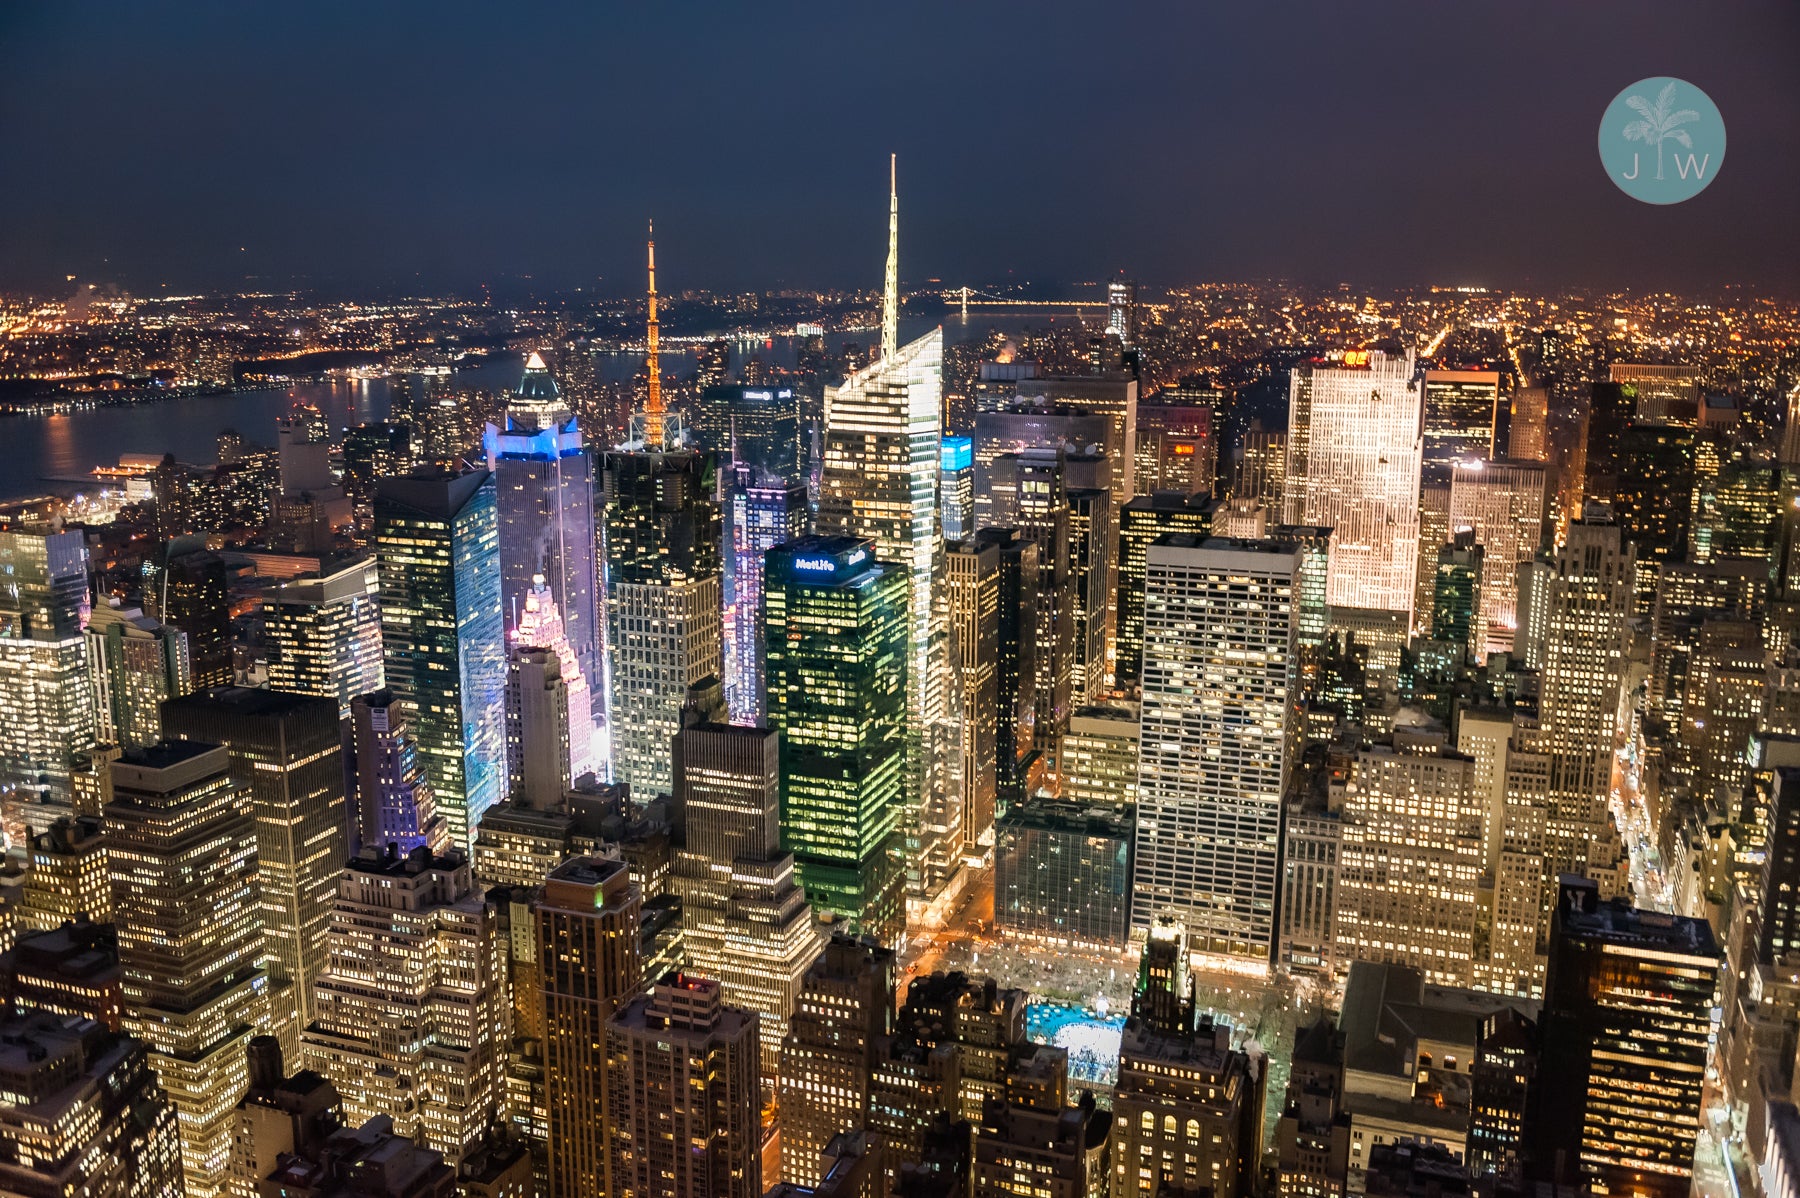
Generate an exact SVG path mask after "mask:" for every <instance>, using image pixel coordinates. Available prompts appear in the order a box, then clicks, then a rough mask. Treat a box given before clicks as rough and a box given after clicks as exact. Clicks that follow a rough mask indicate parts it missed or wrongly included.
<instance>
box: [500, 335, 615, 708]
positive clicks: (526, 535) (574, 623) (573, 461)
mask: <svg viewBox="0 0 1800 1198" xmlns="http://www.w3.org/2000/svg"><path fill="white" fill-rule="evenodd" d="M483 445H484V447H485V448H486V450H487V459H488V468H489V469H490V470H492V471H493V472H494V480H495V484H496V486H495V489H496V496H497V499H498V506H499V517H500V600H501V608H502V611H503V614H504V619H505V623H506V628H507V631H508V632H513V631H516V630H517V629H518V627H519V625H520V622H521V621H522V620H523V619H525V616H526V606H527V604H528V602H529V600H530V596H531V594H532V589H533V582H532V580H533V579H534V578H536V577H537V576H538V575H542V576H543V578H544V585H545V586H546V588H547V589H548V591H549V597H550V598H551V599H552V600H553V601H554V602H555V605H556V610H557V611H558V612H560V613H561V614H562V623H563V628H562V631H563V634H564V635H565V636H566V637H567V638H568V642H569V646H570V647H571V648H572V649H573V650H574V652H575V658H576V661H577V662H578V663H579V665H580V667H581V676H582V677H583V678H585V679H587V681H588V683H589V685H590V686H591V685H593V684H594V681H595V680H596V679H598V678H599V677H600V665H601V660H602V659H601V649H600V644H601V624H600V605H599V599H598V595H599V584H598V576H597V573H596V570H595V547H596V540H595V536H594V459H593V458H592V457H591V456H589V454H588V452H587V448H586V446H585V445H584V444H583V443H582V437H581V429H580V427H579V425H577V423H576V421H575V416H574V414H573V413H572V412H571V411H570V409H569V405H568V403H567V402H566V401H565V400H564V399H563V396H562V392H561V390H560V389H559V388H558V387H557V385H556V380H555V378H553V377H552V376H551V373H550V368H549V366H548V365H547V364H546V363H545V361H544V358H543V355H542V354H540V353H538V352H536V351H535V350H534V351H533V352H532V354H531V356H530V357H528V358H527V359H526V360H525V373H524V375H523V377H521V378H520V379H519V386H518V388H517V389H516V390H515V391H514V392H513V394H512V395H511V396H510V397H509V398H508V400H507V404H506V413H505V416H504V417H503V419H502V422H501V423H500V424H498V425H494V424H490V425H488V426H487V431H486V433H485V435H484V436H483Z"/></svg>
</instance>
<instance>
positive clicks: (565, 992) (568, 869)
mask: <svg viewBox="0 0 1800 1198" xmlns="http://www.w3.org/2000/svg"><path fill="white" fill-rule="evenodd" d="M641 910H642V899H641V898H640V896H639V894H638V888H637V886H636V884H634V883H633V882H632V880H631V871H630V870H629V869H628V868H627V867H626V865H625V863H624V862H622V861H607V860H602V859H600V858H593V857H578V858H576V859H575V860H573V861H569V862H566V863H564V864H563V865H560V866H558V867H557V868H556V870H555V871H554V872H552V873H551V874H550V876H549V877H548V878H546V879H545V881H544V888H543V891H542V892H541V893H540V894H539V895H538V898H537V900H536V901H535V902H534V903H533V904H532V913H533V917H534V918H535V920H536V934H537V936H536V938H537V946H538V960H539V962H540V966H541V967H540V970H539V977H540V978H541V984H542V987H543V998H542V1011H543V1019H544V1029H545V1033H544V1096H545V1104H546V1108H547V1111H548V1120H549V1132H550V1140H549V1148H550V1155H549V1163H550V1195H551V1198H594V1196H596V1195H606V1194H616V1193H619V1192H620V1191H619V1190H617V1189H615V1188H614V1186H613V1183H612V1179H611V1178H612V1175H611V1172H610V1170H609V1156H610V1151H611V1140H612V1131H613V1126H614V1124H613V1118H612V1116H611V1115H610V1113H609V1106H610V1104H609V1101H608V1095H607V1089H608V1087H607V1077H606V1048H607V1024H608V1022H609V1021H610V1020H611V1019H612V1017H613V1013H614V1012H615V1011H617V1010H618V1009H619V1008H620V1007H621V1006H623V1005H624V1004H625V1003H626V1002H627V1001H628V1000H629V999H630V998H631V996H632V995H633V994H634V993H636V992H637V990H638V987H639V981H640V979H641V977H642V974H643V966H642V963H641V960H640V957H639V954H638V935H639V928H638V921H639V916H640V913H641Z"/></svg>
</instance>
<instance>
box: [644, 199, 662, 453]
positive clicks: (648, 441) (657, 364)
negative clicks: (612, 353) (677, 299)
mask: <svg viewBox="0 0 1800 1198" xmlns="http://www.w3.org/2000/svg"><path fill="white" fill-rule="evenodd" d="M656 342H657V322H656V222H655V221H654V220H653V221H651V222H650V338H649V358H648V360H647V361H646V362H645V363H644V369H645V370H646V371H647V372H648V373H649V376H650V395H649V397H648V398H647V399H646V400H645V402H644V447H645V448H646V449H650V448H655V449H661V448H663V401H662V359H661V358H659V357H658V356H657V345H656Z"/></svg>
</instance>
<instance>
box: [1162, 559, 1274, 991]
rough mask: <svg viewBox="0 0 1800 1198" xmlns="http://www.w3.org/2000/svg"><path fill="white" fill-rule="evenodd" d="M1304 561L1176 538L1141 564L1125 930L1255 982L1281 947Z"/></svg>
mask: <svg viewBox="0 0 1800 1198" xmlns="http://www.w3.org/2000/svg"><path fill="white" fill-rule="evenodd" d="M1300 558H1301V555H1300V551H1299V549H1297V548H1295V547H1294V546H1291V545H1283V544H1281V543H1278V542H1272V541H1226V540H1222V539H1216V538H1201V537H1197V536H1193V535H1192V534H1184V533H1171V534H1168V535H1167V536H1164V537H1162V538H1160V539H1159V540H1158V541H1157V542H1156V543H1155V544H1153V545H1151V546H1150V548H1149V551H1148V554H1147V557H1146V572H1145V575H1146V578H1145V582H1146V584H1145V596H1146V598H1145V615H1144V684H1143V720H1142V725H1141V727H1142V731H1141V735H1142V741H1141V746H1140V763H1139V767H1138V842H1137V861H1136V865H1135V870H1136V879H1135V881H1136V885H1135V887H1134V890H1135V896H1134V902H1133V912H1132V922H1133V923H1134V924H1135V925H1136V926H1138V927H1149V926H1150V924H1151V923H1152V922H1153V921H1154V920H1156V919H1157V918H1158V917H1161V916H1164V915H1172V916H1174V917H1175V918H1176V919H1178V920H1180V921H1182V922H1183V923H1184V924H1185V925H1186V928H1187V933H1188V937H1189V941H1190V943H1191V944H1192V946H1193V948H1194V949H1195V951H1197V952H1202V953H1206V954H1208V955H1210V956H1213V957H1215V958H1216V959H1220V960H1222V961H1225V962H1229V963H1231V964H1233V965H1235V966H1237V967H1241V968H1244V969H1248V970H1251V971H1254V972H1264V971H1266V970H1267V969H1268V968H1269V966H1270V963H1271V959H1272V954H1273V952H1274V948H1275V899H1276V893H1277V891H1278V889H1279V886H1280V875H1279V871H1278V864H1279V858H1280V833H1281V804H1282V801H1283V799H1284V797H1285V792H1286V786H1287V776H1288V743H1289V733H1290V721H1291V719H1292V713H1293V695H1294V688H1295V686H1296V684H1297V675H1296V663H1295V652H1296V649H1295V632H1296V628H1295V623H1296V619H1295V616H1296V613H1295V589H1296V585H1297V582H1298V578H1299V574H1300V569H1301V564H1300Z"/></svg>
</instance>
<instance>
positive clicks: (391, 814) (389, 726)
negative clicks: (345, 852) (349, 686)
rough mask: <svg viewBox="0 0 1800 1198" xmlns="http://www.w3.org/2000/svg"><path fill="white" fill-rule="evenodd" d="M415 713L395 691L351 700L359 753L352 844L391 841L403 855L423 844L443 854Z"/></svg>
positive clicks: (354, 744) (375, 845)
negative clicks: (414, 725) (415, 729)
mask: <svg viewBox="0 0 1800 1198" xmlns="http://www.w3.org/2000/svg"><path fill="white" fill-rule="evenodd" d="M412 719H413V717H412V711H411V709H410V708H409V707H408V705H407V703H406V700H404V699H402V698H400V697H399V696H398V695H396V694H394V692H393V691H391V690H380V691H375V692H372V693H370V694H367V695H358V696H356V698H354V699H352V700H351V701H350V730H351V745H352V748H353V750H354V752H355V754H356V761H355V771H356V772H355V777H356V800H355V803H354V811H355V815H354V818H353V819H352V820H351V821H350V826H351V829H352V831H353V832H354V834H355V838H356V844H354V845H353V846H351V847H353V848H355V849H357V850H358V851H361V850H362V849H364V848H375V849H379V848H383V847H384V846H386V845H389V844H392V845H395V846H397V847H398V849H399V851H400V852H402V853H410V852H412V851H413V850H414V849H416V848H418V847H419V846H420V845H426V846H428V847H430V848H431V849H432V850H433V851H434V852H442V851H443V849H444V848H445V847H446V846H447V843H448V840H449V837H448V834H447V833H446V832H445V830H444V821H443V819H442V818H441V817H440V816H439V815H438V814H437V801H436V800H435V799H434V798H433V797H432V794H431V783H430V782H428V781H427V780H426V778H425V770H424V767H423V766H421V765H420V764H419V743H418V741H417V740H416V739H414V737H413V732H412Z"/></svg>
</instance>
